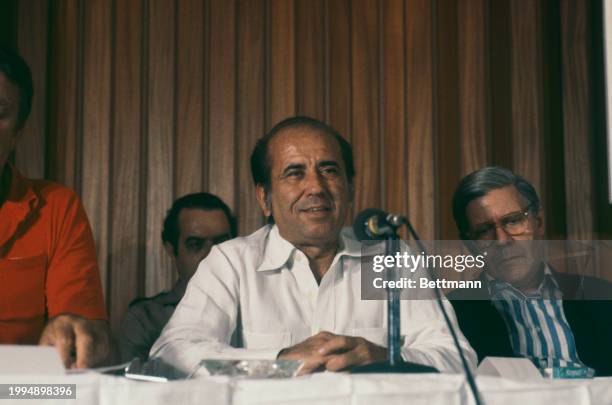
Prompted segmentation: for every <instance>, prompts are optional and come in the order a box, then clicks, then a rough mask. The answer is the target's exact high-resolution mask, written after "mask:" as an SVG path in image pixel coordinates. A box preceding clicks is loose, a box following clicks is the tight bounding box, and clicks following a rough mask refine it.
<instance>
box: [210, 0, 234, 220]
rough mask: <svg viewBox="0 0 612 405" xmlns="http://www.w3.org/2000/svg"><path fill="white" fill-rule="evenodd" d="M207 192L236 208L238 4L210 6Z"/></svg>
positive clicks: (216, 2) (216, 0)
mask: <svg viewBox="0 0 612 405" xmlns="http://www.w3.org/2000/svg"><path fill="white" fill-rule="evenodd" d="M210 24H211V27H210V53H211V55H213V56H211V57H210V58H209V60H210V78H211V80H210V85H209V94H208V97H209V102H208V105H209V113H208V116H209V117H210V119H209V124H208V125H209V130H208V132H209V141H208V146H209V148H210V156H212V157H213V159H211V160H210V162H209V167H208V173H209V178H208V191H210V192H211V193H213V194H216V195H218V196H219V197H220V198H221V199H223V200H224V201H225V202H226V203H227V204H228V205H229V206H230V208H232V210H234V212H235V210H236V207H237V201H236V200H237V196H236V182H235V180H234V179H235V178H236V176H237V171H236V166H237V165H238V163H237V161H236V148H237V145H236V66H237V61H236V3H235V2H234V1H226V0H213V1H212V2H211V5H210Z"/></svg>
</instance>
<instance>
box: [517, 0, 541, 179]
mask: <svg viewBox="0 0 612 405" xmlns="http://www.w3.org/2000/svg"><path fill="white" fill-rule="evenodd" d="M539 3H540V2H538V0H520V1H516V0H513V1H511V2H510V31H511V35H512V49H511V52H512V66H511V71H512V76H511V80H512V139H513V148H514V165H513V169H514V170H515V171H516V172H517V173H520V174H522V175H523V176H525V177H526V178H527V179H529V181H530V182H531V183H532V184H533V185H534V187H535V188H536V190H543V188H542V170H543V166H544V160H543V158H544V156H543V154H542V146H541V139H542V137H543V133H544V127H543V122H542V100H541V97H542V87H541V84H542V77H541V68H542V59H541V53H542V51H541V49H540V44H541V41H542V33H541V30H540V21H541V20H540V19H541V15H540V7H539V6H540V4H539Z"/></svg>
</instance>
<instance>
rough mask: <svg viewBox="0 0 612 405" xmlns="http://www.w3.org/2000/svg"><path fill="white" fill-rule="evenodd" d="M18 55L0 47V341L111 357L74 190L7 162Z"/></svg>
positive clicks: (23, 115) (81, 359)
mask: <svg viewBox="0 0 612 405" xmlns="http://www.w3.org/2000/svg"><path fill="white" fill-rule="evenodd" d="M32 94H33V86H32V77H31V74H30V69H29V68H28V66H27V64H26V63H25V61H24V60H23V59H22V58H21V57H20V56H19V55H18V54H17V53H15V52H13V51H11V50H8V49H3V48H0V344H36V343H38V344H41V345H52V346H55V347H57V349H58V351H59V353H60V356H61V357H62V360H63V361H64V364H65V365H66V367H70V368H84V367H91V366H94V365H97V364H100V363H102V362H104V361H106V360H107V359H108V358H109V357H110V352H111V350H110V338H109V332H108V330H109V328H108V322H107V315H106V309H105V306H104V299H103V295H102V286H101V283H100V275H99V271H98V266H97V260H96V250H95V246H94V241H93V236H92V233H91V229H90V226H89V222H88V220H87V216H86V215H85V211H84V209H83V207H82V205H81V202H80V200H79V198H78V196H77V195H76V193H75V192H74V191H72V190H70V189H69V188H67V187H65V186H62V185H59V184H56V183H52V182H48V181H44V180H29V179H26V178H24V177H22V176H21V174H20V173H19V172H18V171H17V169H16V168H15V167H14V166H13V165H11V164H10V163H9V162H8V157H9V154H10V153H11V152H12V151H13V149H14V147H15V142H16V141H17V138H18V133H19V130H20V129H21V128H22V127H23V125H24V124H25V121H26V119H27V117H28V115H29V113H30V108H31V100H32Z"/></svg>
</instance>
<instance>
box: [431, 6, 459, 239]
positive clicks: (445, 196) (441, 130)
mask: <svg viewBox="0 0 612 405" xmlns="http://www.w3.org/2000/svg"><path fill="white" fill-rule="evenodd" d="M458 3H459V1H457V0H439V1H437V2H436V6H435V12H436V15H435V18H436V41H435V42H434V105H435V110H434V114H435V115H434V122H435V127H434V131H435V132H434V133H435V142H436V143H437V145H436V152H437V154H436V164H437V165H438V167H437V172H436V178H437V182H438V184H437V193H436V199H435V203H436V204H437V206H436V208H435V210H436V211H437V212H438V224H437V231H438V237H439V238H440V239H454V238H456V237H457V229H456V225H455V222H454V220H453V217H452V212H451V209H450V207H451V203H452V196H453V189H454V188H455V187H456V185H457V183H459V180H460V179H461V155H460V153H457V152H458V151H460V150H461V140H460V129H459V126H460V119H459V88H458V86H457V83H458V82H459V55H458V49H457V48H458V46H457V45H458V44H457V32H458V27H457V25H458V23H457V7H458Z"/></svg>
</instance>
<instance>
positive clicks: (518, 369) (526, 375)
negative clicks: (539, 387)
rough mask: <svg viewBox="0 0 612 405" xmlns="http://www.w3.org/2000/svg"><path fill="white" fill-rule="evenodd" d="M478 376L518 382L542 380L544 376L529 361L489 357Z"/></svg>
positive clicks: (482, 364)
mask: <svg viewBox="0 0 612 405" xmlns="http://www.w3.org/2000/svg"><path fill="white" fill-rule="evenodd" d="M478 375H488V376H493V377H503V378H508V379H511V380H517V381H538V380H542V374H540V372H539V371H538V369H537V368H536V367H535V366H534V365H533V363H532V362H531V361H529V359H525V358H518V357H487V358H485V359H484V360H483V361H482V362H481V363H480V366H478Z"/></svg>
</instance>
